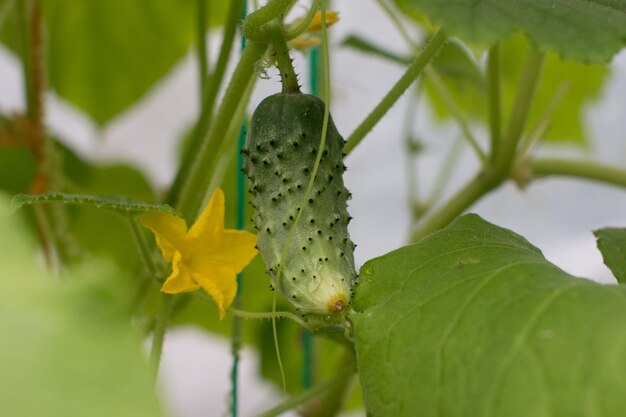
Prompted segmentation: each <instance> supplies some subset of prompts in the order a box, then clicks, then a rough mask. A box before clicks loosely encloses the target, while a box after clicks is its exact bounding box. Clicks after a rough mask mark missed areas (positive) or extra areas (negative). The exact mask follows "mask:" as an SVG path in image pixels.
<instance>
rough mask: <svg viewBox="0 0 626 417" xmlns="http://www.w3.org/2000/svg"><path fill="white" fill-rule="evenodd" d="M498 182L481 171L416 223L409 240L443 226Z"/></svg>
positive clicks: (414, 239)
mask: <svg viewBox="0 0 626 417" xmlns="http://www.w3.org/2000/svg"><path fill="white" fill-rule="evenodd" d="M499 184H500V181H499V180H498V179H497V178H496V177H493V176H492V175H489V174H487V173H483V172H481V173H480V174H478V175H477V176H476V177H474V179H472V180H471V181H470V182H469V183H467V184H466V185H465V186H464V187H463V188H462V189H461V190H460V191H459V192H458V193H457V194H456V195H455V196H454V197H452V198H451V199H450V200H448V202H447V203H446V204H444V205H443V207H441V208H439V209H438V210H437V211H436V212H435V213H434V214H433V215H432V216H430V217H428V218H427V219H426V221H425V222H424V223H422V224H420V225H418V227H417V228H416V229H415V230H413V232H412V233H411V236H410V240H411V242H417V241H418V240H420V239H422V238H423V237H425V236H427V235H428V234H430V233H432V232H434V231H436V230H439V229H441V228H442V227H445V226H446V225H448V223H450V222H451V221H452V220H454V219H455V218H456V217H458V216H459V215H461V214H462V213H463V212H464V211H465V210H466V209H467V208H468V207H470V206H471V205H472V204H474V203H475V202H476V201H478V200H479V199H480V198H481V197H482V196H484V195H485V194H487V193H488V192H489V191H491V190H493V189H494V188H495V187H497V186H498V185H499Z"/></svg>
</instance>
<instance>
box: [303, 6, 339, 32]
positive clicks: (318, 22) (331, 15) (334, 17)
mask: <svg viewBox="0 0 626 417" xmlns="http://www.w3.org/2000/svg"><path fill="white" fill-rule="evenodd" d="M325 16H326V19H325V20H326V27H330V26H332V25H333V24H335V23H336V22H337V21H338V20H339V13H337V12H334V11H332V10H330V11H327V12H326V14H325ZM321 30H322V13H321V12H317V13H315V15H314V16H313V20H312V21H311V24H309V27H308V28H307V29H306V31H307V32H320V31H321Z"/></svg>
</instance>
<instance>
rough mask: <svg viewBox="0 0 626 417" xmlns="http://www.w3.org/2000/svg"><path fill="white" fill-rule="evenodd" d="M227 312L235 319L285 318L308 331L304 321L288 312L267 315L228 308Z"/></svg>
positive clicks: (273, 312) (275, 312)
mask: <svg viewBox="0 0 626 417" xmlns="http://www.w3.org/2000/svg"><path fill="white" fill-rule="evenodd" d="M228 311H229V312H231V313H233V316H235V317H241V318H244V319H257V320H258V319H266V320H269V319H274V318H277V319H278V318H285V319H289V320H293V321H295V322H296V323H298V324H299V325H300V326H302V327H304V328H305V329H308V328H309V326H308V325H307V324H306V323H305V321H304V320H302V319H301V318H300V317H298V316H296V315H295V314H293V313H290V312H288V311H272V312H269V313H265V312H256V311H242V310H238V309H236V308H232V307H231V308H229V309H228Z"/></svg>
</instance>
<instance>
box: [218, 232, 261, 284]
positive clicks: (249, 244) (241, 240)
mask: <svg viewBox="0 0 626 417" xmlns="http://www.w3.org/2000/svg"><path fill="white" fill-rule="evenodd" d="M220 237H221V238H220V240H219V246H218V250H217V251H216V252H215V253H212V254H211V262H214V263H216V264H217V265H219V266H222V267H224V268H229V269H231V270H233V271H234V272H235V273H236V274H238V273H239V272H241V270H242V269H243V268H245V266H246V265H248V264H249V263H250V261H252V259H254V257H255V256H256V254H257V250H256V248H255V246H256V235H255V234H253V233H250V232H246V231H245V230H224V232H223V233H222V235H221V236H220Z"/></svg>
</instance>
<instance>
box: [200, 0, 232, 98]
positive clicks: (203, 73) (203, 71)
mask: <svg viewBox="0 0 626 417" xmlns="http://www.w3.org/2000/svg"><path fill="white" fill-rule="evenodd" d="M233 3H234V2H233ZM196 18H197V19H198V20H197V26H196V28H197V29H198V32H197V35H196V37H197V38H198V39H197V44H196V47H197V48H196V49H197V52H198V80H200V95H199V96H200V108H202V107H203V106H202V102H203V100H202V97H204V93H205V92H206V83H207V76H208V74H209V59H208V56H207V50H206V48H207V43H206V34H207V30H206V0H196Z"/></svg>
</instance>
